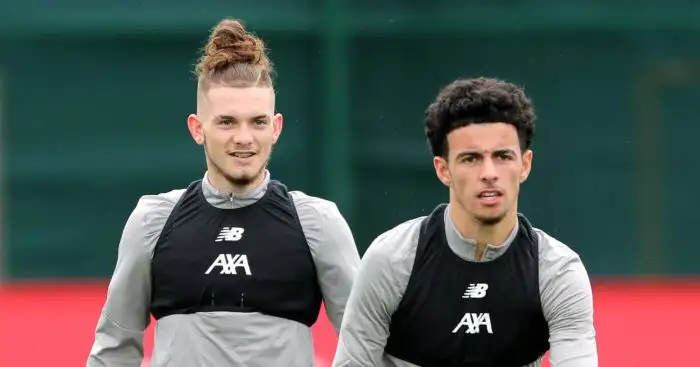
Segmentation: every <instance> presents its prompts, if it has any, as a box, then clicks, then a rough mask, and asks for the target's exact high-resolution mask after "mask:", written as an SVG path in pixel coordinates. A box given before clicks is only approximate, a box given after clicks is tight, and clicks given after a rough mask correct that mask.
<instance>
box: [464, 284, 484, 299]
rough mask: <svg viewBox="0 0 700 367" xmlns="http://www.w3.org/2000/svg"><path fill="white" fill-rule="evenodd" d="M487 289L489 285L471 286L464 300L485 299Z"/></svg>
mask: <svg viewBox="0 0 700 367" xmlns="http://www.w3.org/2000/svg"><path fill="white" fill-rule="evenodd" d="M487 289H489V285H488V284H486V283H476V284H474V283H472V284H469V286H468V287H467V290H466V291H464V295H463V296H462V298H484V297H485V296H486V290H487Z"/></svg>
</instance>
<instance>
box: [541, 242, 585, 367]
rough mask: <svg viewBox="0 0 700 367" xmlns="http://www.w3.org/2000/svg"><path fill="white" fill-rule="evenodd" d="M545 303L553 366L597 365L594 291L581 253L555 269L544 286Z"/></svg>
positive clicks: (583, 366) (571, 256)
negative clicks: (580, 255) (580, 256)
mask: <svg viewBox="0 0 700 367" xmlns="http://www.w3.org/2000/svg"><path fill="white" fill-rule="evenodd" d="M542 307H543V312H544V316H545V318H546V320H547V323H548V324H549V334H550V337H549V342H550V364H551V365H552V367H597V366H598V353H597V350H596V340H595V328H594V325H593V291H592V290H591V283H590V280H589V278H588V273H587V272H586V269H585V267H584V265H583V263H582V262H581V259H580V258H579V256H578V255H576V254H573V253H572V254H571V255H569V256H567V257H566V258H563V259H562V260H561V266H556V267H555V268H554V269H552V272H551V274H550V276H549V279H548V280H547V281H546V283H545V287H544V288H543V289H542Z"/></svg>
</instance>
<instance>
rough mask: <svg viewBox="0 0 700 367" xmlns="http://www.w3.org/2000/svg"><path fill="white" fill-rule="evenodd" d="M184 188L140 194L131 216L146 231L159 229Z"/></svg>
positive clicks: (183, 191)
mask: <svg viewBox="0 0 700 367" xmlns="http://www.w3.org/2000/svg"><path fill="white" fill-rule="evenodd" d="M185 190H186V189H173V190H170V191H166V192H161V193H158V194H145V195H142V196H141V197H140V198H139V200H138V202H137V203H136V206H135V207H134V210H133V212H132V213H131V217H132V218H134V219H136V220H139V221H140V223H142V226H143V227H144V230H145V231H146V232H155V231H160V230H161V229H162V228H163V226H164V225H165V221H166V220H167V219H168V217H169V216H170V213H171V212H172V211H173V208H174V207H175V204H177V202H178V201H179V200H180V198H181V197H182V194H184V193H185Z"/></svg>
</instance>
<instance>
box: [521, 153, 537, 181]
mask: <svg viewBox="0 0 700 367" xmlns="http://www.w3.org/2000/svg"><path fill="white" fill-rule="evenodd" d="M533 155H534V153H533V152H532V150H530V149H528V150H526V151H525V152H524V153H523V168H522V170H521V171H520V183H523V182H525V181H527V178H528V177H530V171H532V157H533Z"/></svg>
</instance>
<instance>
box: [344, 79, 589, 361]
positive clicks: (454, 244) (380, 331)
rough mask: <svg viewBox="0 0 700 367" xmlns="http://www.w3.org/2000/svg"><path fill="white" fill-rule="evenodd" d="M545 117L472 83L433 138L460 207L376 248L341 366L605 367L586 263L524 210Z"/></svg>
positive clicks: (451, 100) (521, 101) (357, 290)
mask: <svg viewBox="0 0 700 367" xmlns="http://www.w3.org/2000/svg"><path fill="white" fill-rule="evenodd" d="M534 120H535V113H534V109H533V107H532V103H531V101H530V99H529V98H528V97H527V96H526V95H525V93H524V91H523V90H522V89H521V88H519V87H517V86H515V85H513V84H511V83H508V82H505V81H501V80H496V79H490V78H477V79H461V80H457V81H454V82H453V83H451V84H450V85H448V86H446V87H445V88H444V89H443V90H442V91H441V92H440V94H439V95H438V96H437V98H436V100H435V101H434V102H433V103H432V104H431V105H430V106H429V107H428V109H427V111H426V118H425V132H426V136H427V139H428V142H429V143H430V148H431V150H432V154H433V165H434V167H435V172H436V174H437V177H438V179H439V180H440V181H441V182H442V183H443V184H444V185H445V186H446V187H448V188H449V203H448V204H441V205H438V206H437V207H436V208H435V209H434V210H433V212H432V213H431V214H430V215H428V216H425V217H419V218H415V219H412V220H409V221H407V222H404V223H402V224H399V225H398V226H396V227H394V228H393V229H391V230H389V231H387V232H385V233H383V234H382V235H380V236H379V237H377V239H376V240H375V241H374V242H373V243H372V244H371V245H370V247H369V249H368V250H367V251H366V253H365V255H364V256H363V259H362V264H361V266H360V271H359V272H358V276H357V278H356V279H355V282H354V285H353V289H352V291H351V293H350V299H349V300H348V304H347V308H346V313H345V316H344V319H343V322H342V326H341V331H340V340H339V343H338V350H337V353H336V358H335V361H334V364H333V366H337V367H340V366H343V367H351V366H352V367H354V366H363V367H370V366H372V367H375V366H393V367H398V366H400V367H409V366H422V367H427V366H435V367H437V366H440V367H450V366H461V367H466V366H469V367H477V366H478V367H486V366H490V367H522V366H528V367H535V366H540V364H541V362H542V359H543V356H544V354H545V353H546V352H547V351H550V361H551V365H552V366H553V367H596V366H597V365H598V361H597V351H596V341H595V329H594V326H593V300H592V292H591V286H590V281H589V278H588V274H587V272H586V269H585V267H584V265H583V264H582V262H581V259H580V258H579V256H578V255H577V254H576V253H575V252H574V251H573V250H571V249H570V248H569V247H567V246H566V245H565V244H563V243H561V242H559V241H558V240H557V239H555V238H554V237H552V236H550V235H549V234H547V233H545V232H544V231H542V230H540V229H537V228H534V227H533V226H532V225H531V224H530V222H529V221H528V219H527V218H526V217H525V216H524V215H522V214H520V213H519V212H518V194H519V191H520V185H521V184H522V183H523V182H524V181H525V180H526V179H527V178H528V176H529V174H530V170H531V167H532V158H533V152H532V150H531V144H532V140H533V135H534Z"/></svg>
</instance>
